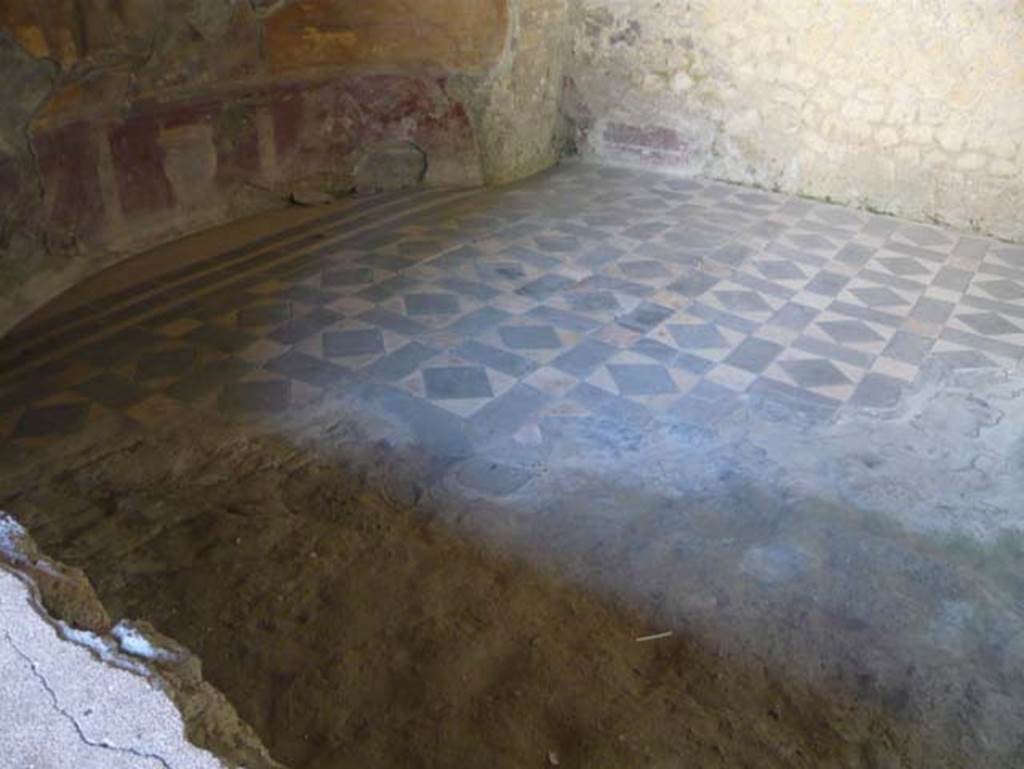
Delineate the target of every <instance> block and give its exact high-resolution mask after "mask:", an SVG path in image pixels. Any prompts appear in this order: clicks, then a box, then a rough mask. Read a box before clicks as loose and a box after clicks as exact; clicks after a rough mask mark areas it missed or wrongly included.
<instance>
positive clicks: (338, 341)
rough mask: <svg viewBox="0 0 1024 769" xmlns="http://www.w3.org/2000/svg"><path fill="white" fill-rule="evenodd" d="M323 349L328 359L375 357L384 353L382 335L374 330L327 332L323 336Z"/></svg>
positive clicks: (378, 330) (377, 330)
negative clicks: (359, 356)
mask: <svg viewBox="0 0 1024 769" xmlns="http://www.w3.org/2000/svg"><path fill="white" fill-rule="evenodd" d="M323 348H324V355H326V356H327V357H328V358H344V357H351V356H356V355H376V354H378V353H382V352H384V335H383V334H382V333H381V331H380V329H376V328H367V329H352V330H349V331H327V332H325V333H324V335H323Z"/></svg>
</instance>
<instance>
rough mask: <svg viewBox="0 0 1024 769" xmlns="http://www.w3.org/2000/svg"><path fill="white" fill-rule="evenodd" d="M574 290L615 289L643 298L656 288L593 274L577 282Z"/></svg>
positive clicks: (616, 291)
mask: <svg viewBox="0 0 1024 769" xmlns="http://www.w3.org/2000/svg"><path fill="white" fill-rule="evenodd" d="M574 291H575V292H580V291H614V292H615V293H617V294H625V295H626V296H635V297H640V298H643V297H646V296H650V295H651V294H653V293H654V292H655V291H656V289H655V288H654V287H653V286H647V285H644V284H643V283H636V282H635V281H632V280H623V279H622V278H613V277H611V276H610V275H592V276H591V277H589V278H586V279H585V280H582V281H580V282H579V283H577V284H576V287H575V289H574Z"/></svg>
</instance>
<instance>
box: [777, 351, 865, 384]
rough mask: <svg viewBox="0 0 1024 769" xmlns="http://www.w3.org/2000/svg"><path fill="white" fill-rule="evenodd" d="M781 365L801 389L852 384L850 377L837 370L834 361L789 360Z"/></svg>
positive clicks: (815, 359) (813, 359) (814, 359)
mask: <svg viewBox="0 0 1024 769" xmlns="http://www.w3.org/2000/svg"><path fill="white" fill-rule="evenodd" d="M779 365H780V366H781V367H782V368H783V369H785V370H786V373H787V374H789V375H790V376H791V377H793V381H795V382H796V383H797V384H798V385H800V386H801V387H811V388H813V387H832V386H835V385H843V384H850V379H849V377H847V376H846V374H844V373H843V372H842V371H840V370H839V369H838V368H836V365H835V364H834V363H832V361H830V360H826V359H824V358H812V359H809V360H787V361H783V362H782V363H780V364H779Z"/></svg>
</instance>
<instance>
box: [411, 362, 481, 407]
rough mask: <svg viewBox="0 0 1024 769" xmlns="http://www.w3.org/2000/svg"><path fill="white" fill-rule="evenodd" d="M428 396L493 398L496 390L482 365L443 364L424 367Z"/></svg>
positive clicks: (447, 398)
mask: <svg viewBox="0 0 1024 769" xmlns="http://www.w3.org/2000/svg"><path fill="white" fill-rule="evenodd" d="M423 381H424V383H425V384H426V386H427V397H428V398H431V399H433V400H451V399H459V398H493V397H494V391H493V390H492V389H491V382H490V380H489V379H488V378H487V370H486V369H484V368H483V367H482V366H443V367H438V368H425V369H423Z"/></svg>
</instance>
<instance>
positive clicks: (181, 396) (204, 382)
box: [164, 358, 254, 403]
mask: <svg viewBox="0 0 1024 769" xmlns="http://www.w3.org/2000/svg"><path fill="white" fill-rule="evenodd" d="M253 368H254V366H253V364H251V363H249V362H247V361H244V360H239V359H237V358H224V359H222V360H218V361H214V362H212V363H210V364H208V365H206V366H204V367H202V368H200V369H199V370H198V371H196V372H194V373H192V374H189V375H188V376H186V377H185V378H183V379H181V380H179V381H177V382H175V383H174V384H172V385H169V386H168V387H167V388H166V389H165V390H164V392H165V393H167V395H169V396H171V397H172V398H175V399H177V400H180V401H185V402H186V403H190V402H192V401H195V400H196V399H198V398H201V397H202V396H204V395H206V394H207V393H209V392H211V391H213V390H215V389H217V388H218V387H220V386H221V385H223V384H226V383H228V382H233V381H235V380H238V379H241V378H242V377H243V376H245V375H246V374H247V373H248V372H249V371H251V370H252V369H253Z"/></svg>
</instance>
